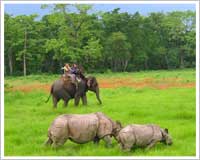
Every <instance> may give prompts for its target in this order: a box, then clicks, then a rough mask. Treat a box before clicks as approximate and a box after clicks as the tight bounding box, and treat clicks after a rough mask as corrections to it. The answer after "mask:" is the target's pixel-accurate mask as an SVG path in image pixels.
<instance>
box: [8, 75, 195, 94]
mask: <svg viewBox="0 0 200 160" xmlns="http://www.w3.org/2000/svg"><path fill="white" fill-rule="evenodd" d="M98 81H99V86H100V88H119V87H132V88H145V87H146V88H154V89H168V88H172V87H177V88H192V87H195V82H182V81H181V79H179V78H163V79H154V78H145V79H141V80H134V79H133V78H118V79H117V78H109V79H99V80H98ZM50 87H51V84H41V83H36V84H28V85H24V86H15V87H13V88H9V89H6V90H9V91H23V92H31V91H33V90H44V91H46V92H50Z"/></svg>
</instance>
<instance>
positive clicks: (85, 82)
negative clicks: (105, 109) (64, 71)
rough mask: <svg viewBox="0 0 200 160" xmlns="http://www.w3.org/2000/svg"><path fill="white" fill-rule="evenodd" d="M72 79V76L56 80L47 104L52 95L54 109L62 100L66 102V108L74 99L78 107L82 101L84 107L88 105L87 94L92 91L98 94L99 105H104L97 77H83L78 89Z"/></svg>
mask: <svg viewBox="0 0 200 160" xmlns="http://www.w3.org/2000/svg"><path fill="white" fill-rule="evenodd" d="M70 79H71V76H70V75H69V76H68V77H65V76H64V77H63V76H62V77H61V78H60V79H58V80H56V81H55V82H54V83H53V84H52V86H51V90H50V95H49V97H48V99H47V101H46V102H48V100H49V98H50V97H51V95H52V98H53V106H54V108H56V107H57V103H58V102H59V100H60V99H62V100H63V101H64V106H67V105H68V102H69V100H70V99H72V98H74V99H75V101H74V102H75V103H74V104H75V106H78V104H79V101H80V99H81V100H82V103H83V105H87V96H86V92H87V91H88V90H90V91H92V92H94V93H95V94H96V98H97V100H98V101H99V104H102V101H101V99H100V96H99V85H98V82H97V80H96V78H95V77H92V76H89V77H81V80H80V82H79V83H78V84H77V88H76V85H75V84H74V83H72V81H71V80H70Z"/></svg>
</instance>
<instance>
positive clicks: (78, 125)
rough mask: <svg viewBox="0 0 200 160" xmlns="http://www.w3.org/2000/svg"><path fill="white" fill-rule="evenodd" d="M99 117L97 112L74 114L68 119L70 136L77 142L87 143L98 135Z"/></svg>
mask: <svg viewBox="0 0 200 160" xmlns="http://www.w3.org/2000/svg"><path fill="white" fill-rule="evenodd" d="M98 125H99V122H98V118H97V116H96V115H95V114H87V115H73V116H71V117H70V118H69V119H68V125H67V127H68V131H69V138H70V139H71V140H72V141H74V142H77V143H86V142H88V141H91V140H93V139H94V137H95V136H96V135H97V129H98Z"/></svg>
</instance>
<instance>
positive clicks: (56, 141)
mask: <svg viewBox="0 0 200 160" xmlns="http://www.w3.org/2000/svg"><path fill="white" fill-rule="evenodd" d="M120 129H121V123H120V122H118V121H117V122H115V121H113V120H111V119H110V118H109V117H107V116H106V115H104V114H103V113H101V112H97V113H91V114H83V115H81V114H64V115H60V116H58V117H57V118H56V119H55V120H54V121H53V123H52V124H51V126H50V127H49V129H48V139H47V141H46V143H45V144H46V145H52V146H53V147H54V148H56V147H58V146H61V145H63V144H64V143H65V142H66V141H67V140H68V139H70V140H71V141H73V142H75V143H79V144H82V143H87V142H89V141H93V142H94V143H98V142H99V141H100V139H103V140H104V141H105V142H106V145H107V146H110V145H111V137H112V136H116V133H118V131H119V130H120Z"/></svg>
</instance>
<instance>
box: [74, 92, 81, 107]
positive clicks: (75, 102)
mask: <svg viewBox="0 0 200 160" xmlns="http://www.w3.org/2000/svg"><path fill="white" fill-rule="evenodd" d="M80 98H81V97H80V95H78V94H77V95H75V98H74V105H75V106H78V104H79V101H80Z"/></svg>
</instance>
